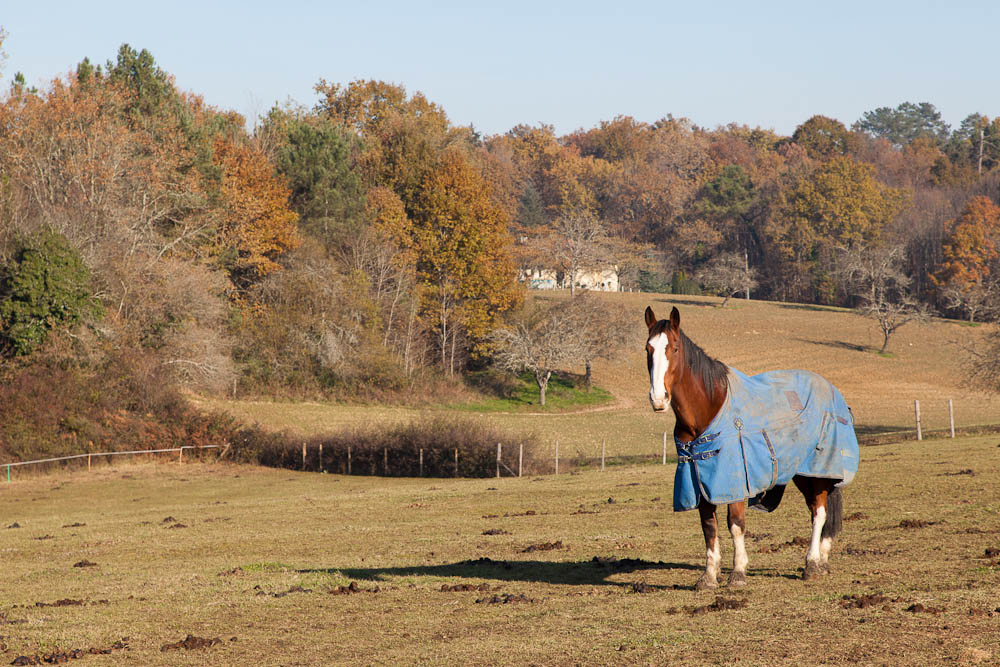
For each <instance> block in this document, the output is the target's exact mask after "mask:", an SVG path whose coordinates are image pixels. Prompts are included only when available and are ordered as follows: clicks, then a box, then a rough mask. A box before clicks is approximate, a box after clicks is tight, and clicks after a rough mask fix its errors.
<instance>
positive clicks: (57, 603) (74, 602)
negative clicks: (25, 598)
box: [35, 598, 87, 607]
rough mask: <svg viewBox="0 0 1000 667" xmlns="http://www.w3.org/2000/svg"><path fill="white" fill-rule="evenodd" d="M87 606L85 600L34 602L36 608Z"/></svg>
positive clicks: (65, 599) (66, 599)
mask: <svg viewBox="0 0 1000 667" xmlns="http://www.w3.org/2000/svg"><path fill="white" fill-rule="evenodd" d="M85 604H87V602H86V600H71V599H70V598H64V599H62V600H56V601H55V602H36V603H35V606H36V607H82V606H83V605H85Z"/></svg>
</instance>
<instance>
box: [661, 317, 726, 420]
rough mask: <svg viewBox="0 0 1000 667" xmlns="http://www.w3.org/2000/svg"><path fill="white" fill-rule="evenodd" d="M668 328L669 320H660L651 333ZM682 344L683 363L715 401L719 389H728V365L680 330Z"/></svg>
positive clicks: (663, 331)
mask: <svg viewBox="0 0 1000 667" xmlns="http://www.w3.org/2000/svg"><path fill="white" fill-rule="evenodd" d="M668 329H670V320H660V321H659V322H657V323H656V325H654V327H653V330H652V331H650V334H651V335H655V334H659V333H666V332H667V330H668ZM680 334H681V342H682V343H683V344H684V363H685V364H687V367H688V368H690V369H691V373H692V374H693V375H694V376H695V377H696V378H699V379H700V380H701V382H702V384H704V385H705V392H706V393H707V394H708V400H710V401H712V402H715V400H716V398H717V397H718V395H719V392H720V391H723V390H728V389H729V367H728V366H726V365H725V364H724V363H722V362H721V361H719V360H718V359H713V358H712V357H710V356H708V354H706V353H705V350H703V349H701V348H700V347H698V344H697V343H695V342H694V341H693V340H691V339H690V338H688V337H687V334H686V333H684V331H681V332H680Z"/></svg>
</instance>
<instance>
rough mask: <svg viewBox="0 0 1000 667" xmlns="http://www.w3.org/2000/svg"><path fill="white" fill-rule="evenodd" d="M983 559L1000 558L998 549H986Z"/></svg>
mask: <svg viewBox="0 0 1000 667" xmlns="http://www.w3.org/2000/svg"><path fill="white" fill-rule="evenodd" d="M985 558H1000V549H997V548H996V547H986V554H985Z"/></svg>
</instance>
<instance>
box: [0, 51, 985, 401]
mask: <svg viewBox="0 0 1000 667" xmlns="http://www.w3.org/2000/svg"><path fill="white" fill-rule="evenodd" d="M315 92H316V100H315V102H314V103H313V104H312V105H311V106H304V105H300V104H296V103H288V104H285V105H276V106H275V107H273V108H272V109H271V110H270V111H268V112H267V113H266V114H264V115H263V116H262V117H260V118H258V119H254V120H255V122H254V127H253V129H252V130H250V129H248V128H247V125H246V119H244V118H242V117H240V116H239V115H238V114H236V113H234V112H231V111H225V110H220V109H216V108H213V107H211V106H209V105H207V104H205V102H204V100H203V99H202V98H201V97H199V96H198V95H196V94H193V93H189V92H185V91H183V90H182V89H181V88H180V87H179V86H178V85H177V83H176V82H175V81H174V79H173V77H172V76H170V75H169V73H167V72H165V71H163V70H162V69H161V68H160V67H159V66H158V65H157V64H156V62H155V60H154V58H153V56H152V55H151V54H150V53H149V52H147V51H145V50H136V49H134V48H132V47H130V46H129V45H123V46H122V47H121V49H120V50H119V51H118V53H117V54H116V57H115V58H114V59H112V60H109V61H107V62H106V63H105V64H103V65H94V64H93V63H91V62H90V61H89V60H88V59H84V60H82V61H81V62H80V63H78V64H77V66H76V67H75V68H74V70H73V71H72V73H71V74H69V75H67V76H65V77H61V78H59V79H56V80H54V81H53V82H52V83H51V84H49V85H48V86H46V87H45V88H43V89H35V88H32V87H30V86H28V85H27V84H26V83H25V81H24V78H23V77H22V76H20V75H18V74H15V76H14V77H12V83H11V85H10V88H9V89H8V90H7V91H6V92H5V93H4V95H3V97H2V99H0V352H2V355H3V358H4V362H3V363H4V364H5V368H6V371H5V372H7V373H13V372H16V371H15V370H12V369H16V368H23V367H25V365H30V364H31V363H33V362H32V360H38V359H41V358H45V359H48V360H49V361H51V360H52V359H58V360H60V361H59V363H64V364H65V363H71V364H77V365H82V366H86V367H88V368H98V367H100V365H101V360H106V359H109V358H112V357H114V358H122V356H123V351H128V353H129V355H128V356H129V357H130V358H131V359H133V361H132V362H131V366H130V368H132V369H133V370H132V371H130V372H136V373H138V372H139V371H140V370H142V369H146V371H143V372H149V373H151V372H152V371H150V370H149V369H154V368H155V369H157V370H156V372H157V373H161V374H163V377H165V378H167V379H168V381H169V382H172V383H175V384H180V385H186V386H191V387H193V388H195V389H196V390H199V391H213V392H236V393H249V394H256V393H269V394H275V393H277V394H293V395H315V394H326V395H338V394H339V395H346V394H354V393H357V392H367V393H368V394H371V395H377V394H378V393H380V392H397V393H398V392H404V391H406V390H408V388H412V387H414V386H418V385H419V384H420V383H421V382H434V381H439V380H440V379H441V378H442V377H443V378H445V379H447V378H448V377H450V376H457V375H460V374H461V373H463V372H464V371H465V370H467V369H470V368H478V367H483V366H485V365H487V364H489V363H492V362H494V361H495V362H497V363H499V364H500V365H506V366H510V367H515V366H517V364H516V363H514V362H513V361H511V359H510V358H509V355H508V356H505V351H509V344H510V343H509V341H510V340H512V339H514V338H516V336H515V335H514V334H516V333H517V331H518V330H519V327H520V330H521V331H527V330H531V329H534V330H537V331H542V330H543V329H545V330H546V331H547V333H546V335H548V336H550V337H552V331H550V330H548V329H546V327H550V325H551V322H552V321H554V320H556V319H558V320H560V321H564V322H581V321H582V322H587V321H590V320H591V319H593V318H586V317H585V318H583V319H581V318H580V316H579V313H583V312H588V311H589V310H592V309H593V308H595V307H598V306H595V305H594V302H593V301H591V302H589V303H587V304H584V305H581V306H580V307H578V308H577V309H576V310H573V309H569V310H562V311H559V312H558V313H557V312H556V311H555V310H552V311H551V312H549V313H548V316H547V317H548V324H544V323H543V320H545V318H544V317H541V315H540V311H539V310H538V309H537V308H536V309H535V310H533V311H530V312H529V311H525V310H524V302H525V293H524V287H523V284H521V283H520V282H519V281H518V278H519V276H524V275H526V274H527V272H529V271H531V270H533V269H544V270H551V271H555V272H558V273H559V275H560V276H565V278H566V280H565V282H566V284H567V285H568V286H569V287H570V289H571V290H573V291H574V292H575V288H576V283H577V276H578V275H579V273H580V272H581V271H584V270H590V269H594V268H604V267H607V268H610V269H611V270H613V271H614V272H615V273H616V274H617V277H618V279H619V283H620V284H621V285H622V286H623V287H625V288H630V289H639V290H645V291H656V292H674V293H714V294H720V295H723V296H725V297H729V296H731V295H733V294H744V293H750V295H751V296H753V297H755V298H762V299H774V300H782V301H797V302H802V303H815V304H832V305H841V306H852V307H860V308H864V309H867V312H869V313H870V314H873V316H875V317H876V318H880V317H881V318H882V319H880V320H879V321H880V325H881V326H882V329H883V332H884V334H885V341H884V342H885V344H884V345H883V349H884V347H885V345H887V344H888V340H889V335H890V334H891V332H892V331H893V330H894V329H895V328H896V327H898V326H900V325H901V323H903V322H905V321H907V319H908V318H910V317H913V316H917V315H919V314H920V313H923V312H927V311H929V310H934V311H936V312H939V313H942V314H947V315H951V316H958V317H964V318H967V319H969V320H970V321H981V320H992V319H996V318H997V316H998V314H1000V298H998V288H997V283H998V280H1000V249H998V243H1000V207H998V206H997V201H998V200H1000V119H997V118H993V119H991V118H989V117H987V116H984V115H982V114H979V113H972V114H970V115H969V116H968V117H967V118H966V119H965V120H963V122H962V123H961V125H960V126H959V127H958V128H955V129H952V128H950V127H949V126H948V125H947V124H946V123H944V122H943V120H942V119H941V116H940V114H939V113H938V111H937V110H936V109H935V108H934V106H933V105H931V104H929V103H920V104H914V103H910V102H905V103H903V104H900V105H899V106H897V107H882V108H878V109H874V110H872V111H870V112H866V113H865V114H864V115H863V116H862V117H861V118H859V119H858V120H857V121H856V122H855V123H854V124H853V125H851V126H850V127H847V126H845V125H844V124H842V123H841V122H839V121H837V120H834V119H831V118H827V117H824V116H821V115H817V116H813V117H811V118H808V119H805V120H804V121H803V123H802V124H801V125H799V126H798V127H797V128H796V130H795V132H794V133H793V134H792V136H781V135H779V134H777V133H775V132H773V131H770V130H765V129H761V128H750V127H747V126H744V125H739V124H730V125H727V126H724V127H717V128H702V127H698V126H697V125H695V124H693V123H691V122H690V121H688V120H686V119H683V118H674V117H672V116H669V115H668V116H665V117H664V118H662V119H661V120H659V121H656V122H653V123H644V122H639V121H637V120H635V119H634V118H631V117H629V116H619V117H616V118H614V119H611V120H608V121H603V122H601V123H599V124H598V125H597V126H596V127H592V128H590V129H580V130H577V131H575V132H571V133H569V134H566V135H563V136H558V135H557V134H556V132H555V131H554V129H553V128H552V127H551V126H547V125H544V124H542V125H518V126H516V127H514V128H512V129H511V130H510V131H508V132H505V133H503V134H499V135H494V136H483V135H481V134H480V133H479V132H477V131H476V130H475V128H474V127H471V126H469V127H466V126H460V125H455V124H454V123H452V122H451V121H450V120H449V118H448V116H447V114H446V113H445V110H444V109H442V108H441V107H440V106H439V105H437V104H435V103H434V102H433V101H431V100H428V99H427V98H426V97H425V96H424V95H422V94H421V93H419V92H415V93H409V92H408V91H407V90H406V89H405V88H404V87H403V86H402V85H398V84H393V83H386V82H383V81H365V80H356V81H351V82H349V83H331V82H327V81H325V80H320V81H319V82H318V83H317V84H316V86H315ZM598 305H599V304H598ZM529 310H530V309H529ZM581 326H584V325H581ZM503 332H507V333H506V334H505V333H503ZM591 334H592V335H589V336H584V337H583V338H582V339H581V341H580V346H578V349H579V350H582V352H581V354H583V355H584V356H586V359H587V361H588V367H589V359H591V358H593V356H594V355H596V354H598V352H596V351H593V349H592V341H595V340H601V341H615V340H618V336H617V334H616V333H615V332H609V331H596V330H595V331H593V332H591ZM505 341H507V342H505ZM608 344H609V345H610V344H612V343H611V342H608ZM588 345H590V347H588ZM551 354H556V352H551ZM576 358H577V359H578V360H579V361H581V362H582V361H583V360H584V357H580V356H577V357H576ZM520 367H524V366H523V365H522V366H520ZM105 368H106V366H105ZM540 368H541V367H540ZM543 376H544V370H543V371H537V370H536V380H537V381H538V383H539V387H540V388H541V389H544V386H543ZM544 379H545V380H546V381H547V377H545V378H544Z"/></svg>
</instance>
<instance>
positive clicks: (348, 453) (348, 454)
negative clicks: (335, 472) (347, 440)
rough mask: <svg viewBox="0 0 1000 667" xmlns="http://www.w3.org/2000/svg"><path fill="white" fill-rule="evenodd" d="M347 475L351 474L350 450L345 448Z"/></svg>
mask: <svg viewBox="0 0 1000 667" xmlns="http://www.w3.org/2000/svg"><path fill="white" fill-rule="evenodd" d="M347 474H348V475H350V474H351V448H350V447H348V448H347Z"/></svg>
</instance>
